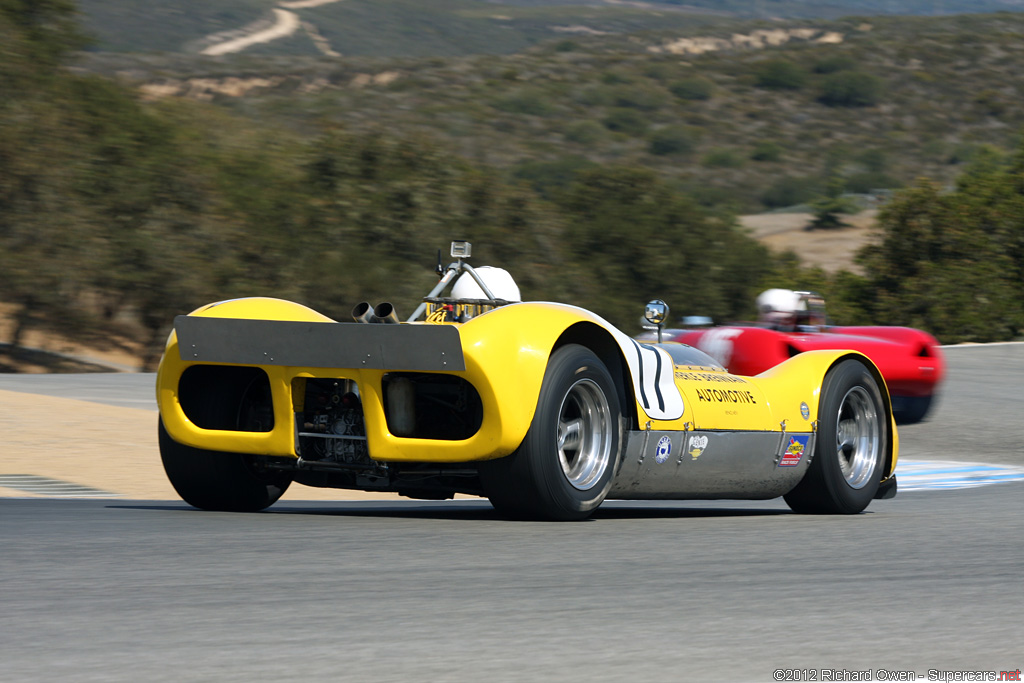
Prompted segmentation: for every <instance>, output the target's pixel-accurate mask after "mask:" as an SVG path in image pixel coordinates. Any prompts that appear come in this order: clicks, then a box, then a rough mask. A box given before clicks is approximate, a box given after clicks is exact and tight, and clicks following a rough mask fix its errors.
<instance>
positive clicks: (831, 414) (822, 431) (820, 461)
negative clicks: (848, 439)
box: [784, 359, 891, 514]
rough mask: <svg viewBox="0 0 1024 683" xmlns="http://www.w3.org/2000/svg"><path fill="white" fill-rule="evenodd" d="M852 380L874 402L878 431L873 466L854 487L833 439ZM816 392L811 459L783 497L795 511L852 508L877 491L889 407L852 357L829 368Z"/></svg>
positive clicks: (851, 510)
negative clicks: (862, 482)
mask: <svg viewBox="0 0 1024 683" xmlns="http://www.w3.org/2000/svg"><path fill="white" fill-rule="evenodd" d="M857 386H861V387H863V388H865V389H866V390H867V392H868V395H869V396H870V398H871V400H872V402H873V403H874V408H875V413H876V415H877V419H878V426H879V435H880V444H879V449H878V460H877V461H876V463H875V469H874V471H873V472H872V474H871V479H870V480H869V481H868V482H867V483H866V484H865V485H864V486H863V487H861V488H859V489H855V488H853V487H851V486H850V485H849V483H847V481H846V478H845V477H844V476H843V471H842V467H841V465H840V457H841V456H840V455H839V451H838V448H837V439H836V428H837V425H836V416H837V415H838V414H839V409H840V404H841V402H842V400H843V398H844V397H845V396H846V394H847V392H849V391H850V390H851V389H853V388H854V387H857ZM821 397H822V398H821V402H820V403H819V406H818V432H817V435H816V444H815V454H814V459H813V461H812V462H811V465H810V467H809V468H808V471H807V474H806V475H805V476H804V478H803V479H802V480H801V482H800V483H799V484H798V485H797V486H796V488H794V489H793V490H792V491H790V492H789V493H788V494H786V495H785V496H784V497H785V500H786V502H787V503H788V504H789V506H790V507H791V508H792V509H793V510H794V511H796V512H805V513H819V514H821V513H826V514H856V513H858V512H862V511H863V510H864V509H865V508H866V507H867V506H868V505H869V504H870V503H871V500H872V499H873V498H874V496H875V493H876V492H877V491H878V485H879V482H880V481H881V477H882V470H883V469H884V465H885V457H886V452H887V449H888V444H889V440H890V439H891V435H890V424H889V419H888V413H887V411H886V410H885V407H884V405H885V404H884V403H883V401H882V394H881V390H880V389H879V386H878V382H877V380H876V379H875V377H874V376H873V375H872V374H871V372H870V371H869V370H868V368H867V367H866V366H865V365H864V364H863V363H861V362H860V361H858V360H854V359H849V360H845V361H842V362H841V363H839V364H838V365H836V366H834V367H833V368H831V369H830V370H829V371H828V374H826V376H825V381H824V382H822V389H821Z"/></svg>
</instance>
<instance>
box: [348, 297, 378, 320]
mask: <svg viewBox="0 0 1024 683" xmlns="http://www.w3.org/2000/svg"><path fill="white" fill-rule="evenodd" d="M352 319H353V320H355V321H356V322H357V323H372V322H376V321H375V320H374V319H373V311H372V310H371V307H370V303H369V302H368V301H362V302H360V303H358V304H356V305H355V306H354V307H353V308H352Z"/></svg>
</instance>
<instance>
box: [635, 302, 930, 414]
mask: <svg viewBox="0 0 1024 683" xmlns="http://www.w3.org/2000/svg"><path fill="white" fill-rule="evenodd" d="M757 303H758V313H759V317H760V321H759V322H757V323H734V324H732V325H727V326H724V327H703V328H696V329H683V330H663V331H662V334H663V335H664V338H665V340H666V341H677V342H682V343H684V344H689V345H690V346H695V347H697V348H698V349H700V350H701V351H703V352H705V353H707V354H708V355H710V356H712V357H713V358H715V360H717V361H718V362H720V363H721V364H722V365H723V366H724V367H725V368H726V369H728V370H729V372H732V373H734V374H737V375H757V374H760V373H761V372H764V371H765V370H767V369H768V368H771V367H773V366H775V365H778V364H779V363H781V362H782V361H784V360H786V359H787V358H791V357H792V356H795V355H796V354H798V353H803V352H804V351H812V350H815V349H853V350H856V351H860V352H861V353H863V354H864V355H866V356H867V357H868V358H870V359H871V360H872V361H874V362H875V364H876V365H877V366H878V368H879V370H881V372H882V376H883V377H884V378H885V382H886V384H887V385H888V387H889V393H890V395H891V396H892V408H893V414H894V415H895V417H896V421H897V422H899V423H902V424H912V423H914V422H920V421H921V420H922V419H924V417H925V415H927V413H928V410H929V409H930V408H931V405H932V399H933V398H934V397H935V395H936V393H937V391H938V386H939V383H940V382H941V381H942V375H943V373H944V370H945V363H944V361H943V357H942V350H941V349H940V348H939V343H938V341H936V339H935V338H934V337H933V336H931V335H930V334H928V333H927V332H923V331H921V330H915V329H912V328H909V327H832V326H828V325H826V324H825V302H824V300H823V299H822V298H821V297H820V296H818V295H817V294H814V293H812V292H793V291H790V290H783V289H769V290H768V291H766V292H763V293H762V294H761V295H760V296H759V297H758V298H757ZM655 334H656V333H654V332H648V333H645V335H643V337H644V338H650V337H652V336H653V335H655Z"/></svg>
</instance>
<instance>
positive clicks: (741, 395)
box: [695, 389, 757, 404]
mask: <svg viewBox="0 0 1024 683" xmlns="http://www.w3.org/2000/svg"><path fill="white" fill-rule="evenodd" d="M695 391H696V392H697V401H698V402H701V403H704V402H706V403H754V404H756V403H757V400H756V399H754V395H753V394H752V393H750V392H749V391H743V390H740V391H736V390H735V389H695Z"/></svg>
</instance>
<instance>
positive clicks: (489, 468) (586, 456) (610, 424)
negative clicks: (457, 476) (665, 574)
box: [480, 344, 621, 520]
mask: <svg viewBox="0 0 1024 683" xmlns="http://www.w3.org/2000/svg"><path fill="white" fill-rule="evenodd" d="M620 431H621V419H620V409H619V397H618V392H617V391H616V388H615V382H614V381H613V380H612V377H611V375H610V374H609V372H608V369H607V368H606V367H605V365H604V363H602V362H601V360H600V359H599V358H598V357H597V356H596V355H594V353H593V352H592V351H590V349H587V348H586V347H584V346H580V345H577V344H568V345H566V346H563V347H561V348H560V349H558V350H557V351H555V353H553V354H552V356H551V359H550V360H549V362H548V367H547V370H546V371H545V373H544V383H543V384H542V385H541V390H540V397H539V398H538V400H537V410H536V412H535V414H534V417H533V422H532V423H531V425H530V429H529V431H528V432H527V434H526V438H525V439H524V440H523V443H522V444H521V445H520V446H519V448H518V449H517V450H516V452H515V453H513V454H512V455H509V456H507V457H504V458H500V459H497V460H491V461H487V462H484V463H481V465H480V478H481V483H482V484H483V487H484V491H485V492H486V493H487V497H488V498H489V499H490V501H491V504H492V505H494V507H495V509H497V510H498V511H499V512H501V513H502V514H504V515H508V516H512V517H526V518H533V519H551V520H579V519H585V518H587V517H589V516H590V515H591V513H593V511H594V510H596V509H597V507H598V506H599V505H600V504H601V503H602V502H603V501H604V499H605V496H607V495H608V491H609V489H610V488H611V483H612V477H613V475H614V473H615V470H616V468H617V466H618V461H619V449H620V444H621V434H620Z"/></svg>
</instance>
